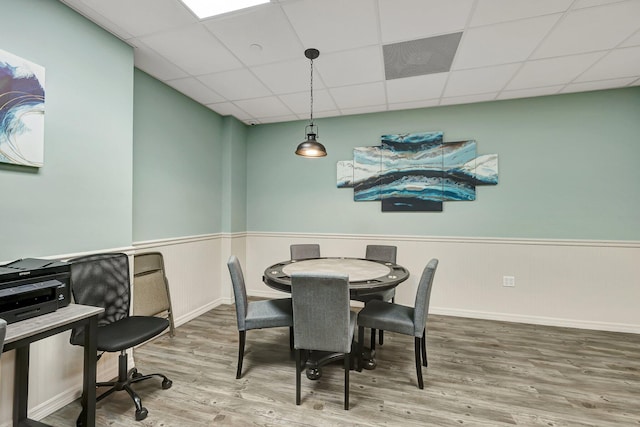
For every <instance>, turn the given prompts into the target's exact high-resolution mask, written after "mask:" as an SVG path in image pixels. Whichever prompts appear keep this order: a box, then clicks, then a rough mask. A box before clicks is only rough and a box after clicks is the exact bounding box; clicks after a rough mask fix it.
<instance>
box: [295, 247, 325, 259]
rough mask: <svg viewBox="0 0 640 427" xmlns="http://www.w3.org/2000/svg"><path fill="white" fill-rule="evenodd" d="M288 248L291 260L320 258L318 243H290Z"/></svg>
mask: <svg viewBox="0 0 640 427" xmlns="http://www.w3.org/2000/svg"><path fill="white" fill-rule="evenodd" d="M289 250H290V251H291V259H293V260H303V259H311V258H320V245H318V244H299V245H291V246H289Z"/></svg>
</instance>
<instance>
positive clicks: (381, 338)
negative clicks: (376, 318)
mask: <svg viewBox="0 0 640 427" xmlns="http://www.w3.org/2000/svg"><path fill="white" fill-rule="evenodd" d="M378 344H380V345H382V344H384V331H383V330H382V329H380V331H379V332H378Z"/></svg>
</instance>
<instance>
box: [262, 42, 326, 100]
mask: <svg viewBox="0 0 640 427" xmlns="http://www.w3.org/2000/svg"><path fill="white" fill-rule="evenodd" d="M300 58H301V59H297V60H294V61H287V62H278V63H276V64H268V65H259V66H256V67H253V72H254V74H255V75H256V76H257V77H258V78H259V79H260V80H261V81H262V83H264V84H265V86H267V87H268V88H269V89H270V90H271V91H272V92H273V93H277V94H282V93H294V92H300V91H303V90H309V88H310V84H311V80H310V79H311V75H310V74H311V68H310V64H309V60H308V59H307V58H305V57H304V53H302V52H300ZM323 59H324V58H322V56H321V57H320V58H318V59H317V60H316V62H314V80H313V87H314V89H315V88H318V89H319V88H322V87H324V85H323V84H322V81H320V80H319V79H318V78H317V77H318V75H317V73H316V71H317V68H318V67H317V64H318V61H321V60H323Z"/></svg>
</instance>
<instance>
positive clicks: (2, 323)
mask: <svg viewBox="0 0 640 427" xmlns="http://www.w3.org/2000/svg"><path fill="white" fill-rule="evenodd" d="M6 333H7V322H6V320H4V319H0V357H2V347H3V346H4V337H5V334H6Z"/></svg>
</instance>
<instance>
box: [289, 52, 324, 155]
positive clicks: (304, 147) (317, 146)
mask: <svg viewBox="0 0 640 427" xmlns="http://www.w3.org/2000/svg"><path fill="white" fill-rule="evenodd" d="M304 56H306V57H307V58H308V59H309V61H310V62H311V117H310V120H309V124H308V125H307V126H306V127H305V133H306V135H307V139H306V140H304V141H302V142H301V143H300V145H298V148H297V149H296V154H297V155H298V156H303V157H324V156H326V155H327V149H326V148H324V145H322V144H321V143H319V142H318V141H317V140H316V136H318V132H317V128H318V127H317V126H316V125H314V124H313V60H314V59H316V58H317V57H318V56H320V51H318V49H307V50H305V51H304Z"/></svg>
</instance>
